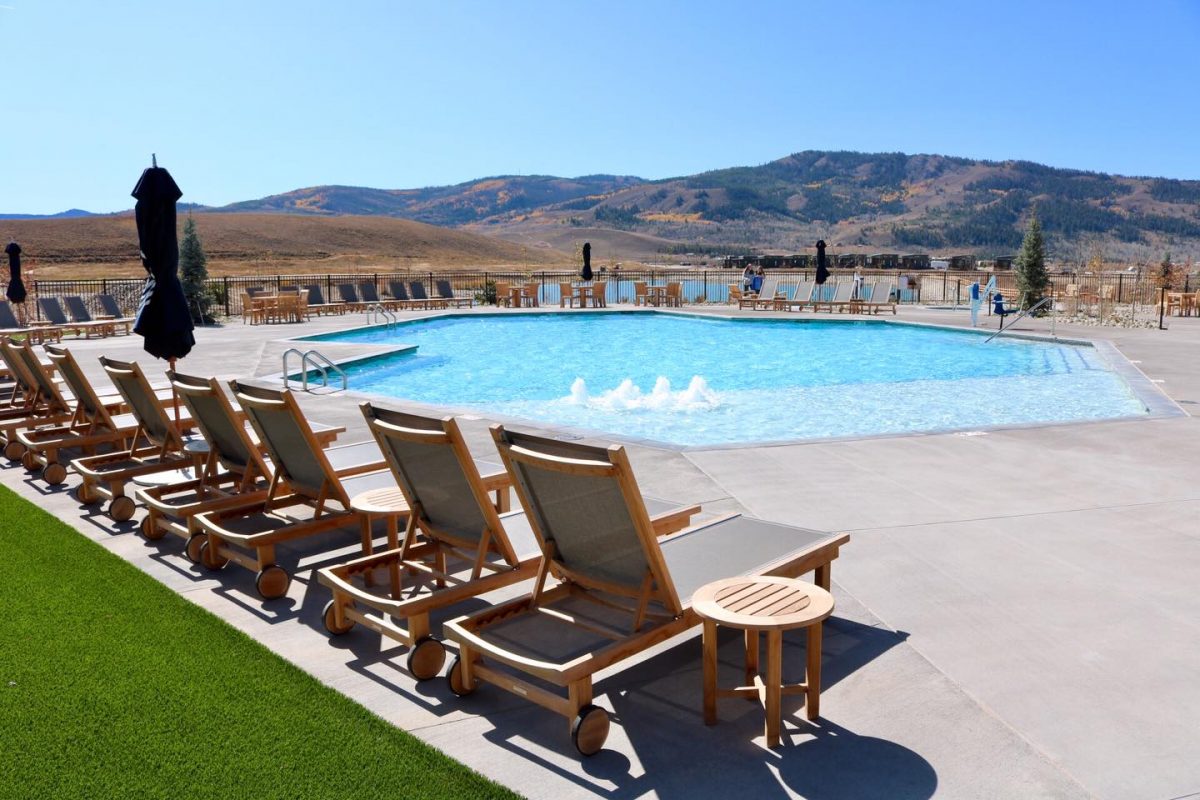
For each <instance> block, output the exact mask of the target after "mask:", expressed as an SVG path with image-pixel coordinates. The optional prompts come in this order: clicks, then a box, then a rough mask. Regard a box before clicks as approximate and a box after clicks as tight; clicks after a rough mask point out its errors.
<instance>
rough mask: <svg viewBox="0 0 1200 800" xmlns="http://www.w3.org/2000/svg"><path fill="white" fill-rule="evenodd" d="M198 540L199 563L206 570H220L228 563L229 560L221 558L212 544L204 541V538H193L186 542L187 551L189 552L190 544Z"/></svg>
mask: <svg viewBox="0 0 1200 800" xmlns="http://www.w3.org/2000/svg"><path fill="white" fill-rule="evenodd" d="M196 539H200V540H201V542H200V563H201V564H203V565H204V566H205V567H207V568H208V569H221V568H222V567H224V566H225V565H226V564H228V563H229V559H228V558H225V557H224V556H222V555H221V554H220V553H218V552H217V551H216V548H214V547H213V546H212V542H209V541H205V540H204V539H205V537H204V536H193V537H192V538H191V539H189V540H188V549H189V550H191V546H192V542H193V541H195V540H196Z"/></svg>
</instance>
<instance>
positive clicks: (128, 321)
mask: <svg viewBox="0 0 1200 800" xmlns="http://www.w3.org/2000/svg"><path fill="white" fill-rule="evenodd" d="M96 302H97V303H99V304H100V309H101V310H102V311H103V312H104V316H105V318H106V319H107V320H108V321H111V322H114V323H116V324H118V325H125V326H127V327H126V329H125V332H126V333H128V332H129V328H128V326H130V325H132V324H133V323H135V322H137V317H128V316H126V315H125V314H124V313H123V312H122V311H121V306H120V305H119V304H118V303H117V298H115V297H113V296H112V295H111V294H103V293H101V294H98V295H96Z"/></svg>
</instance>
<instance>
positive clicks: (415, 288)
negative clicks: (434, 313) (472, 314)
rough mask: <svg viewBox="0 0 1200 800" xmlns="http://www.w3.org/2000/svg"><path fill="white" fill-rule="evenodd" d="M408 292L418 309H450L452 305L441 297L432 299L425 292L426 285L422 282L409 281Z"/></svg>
mask: <svg viewBox="0 0 1200 800" xmlns="http://www.w3.org/2000/svg"><path fill="white" fill-rule="evenodd" d="M408 291H409V294H411V295H412V302H413V304H414V305H416V307H417V308H449V306H450V303H449V302H447V301H446V300H443V299H442V298H440V297H430V296H429V293H428V292H426V291H425V284H423V283H421V282H420V281H409V282H408Z"/></svg>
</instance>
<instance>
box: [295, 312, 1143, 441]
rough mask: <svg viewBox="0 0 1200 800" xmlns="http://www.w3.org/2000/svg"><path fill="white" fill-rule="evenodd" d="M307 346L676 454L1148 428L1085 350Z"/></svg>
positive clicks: (675, 334) (675, 318)
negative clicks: (920, 435) (400, 349)
mask: <svg viewBox="0 0 1200 800" xmlns="http://www.w3.org/2000/svg"><path fill="white" fill-rule="evenodd" d="M312 338H314V339H321V340H326V341H329V340H333V341H344V342H358V343H367V342H373V343H395V344H415V345H418V346H419V349H418V350H417V352H416V353H415V354H409V355H401V356H395V357H388V358H384V359H377V360H370V361H366V362H363V363H360V364H357V365H353V366H351V367H350V368H349V369H348V373H349V378H350V387H351V388H352V389H354V390H357V391H363V392H371V393H374V394H380V395H387V396H390V397H397V398H405V399H409V400H415V401H418V402H422V403H433V404H438V405H446V406H451V407H453V408H456V409H464V410H477V411H479V412H481V413H490V414H494V415H506V416H515V417H523V418H526V419H529V420H533V421H537V422H540V423H545V424H552V425H571V426H577V427H581V428H588V429H592V430H597V431H605V432H609V433H614V434H618V435H623V436H633V437H640V438H647V439H655V440H658V441H665V442H671V443H674V444H680V445H713V444H727V443H734V442H754V441H778V440H787V439H809V438H820V437H830V436H864V435H876V434H887V433H903V432H915V431H927V430H937V429H947V428H951V429H954V428H963V429H971V428H980V427H987V426H995V425H1008V424H1019V423H1035V422H1060V421H1071V420H1088V419H1104V418H1112V417H1123V416H1133V415H1139V414H1144V413H1146V408H1145V406H1144V405H1143V404H1142V403H1141V402H1140V401H1139V400H1138V399H1137V398H1136V397H1135V396H1134V394H1133V393H1132V392H1131V391H1130V389H1129V387H1128V386H1127V385H1126V383H1125V382H1124V381H1123V380H1122V379H1121V378H1120V377H1119V376H1117V375H1116V374H1115V373H1113V372H1112V371H1111V370H1110V369H1109V366H1108V364H1107V362H1106V360H1105V359H1104V357H1103V356H1102V355H1101V354H1099V353H1097V352H1096V351H1095V350H1093V349H1092V348H1091V347H1086V346H1076V345H1065V344H1048V343H1043V342H1031V341H1024V340H1017V339H1005V338H1002V339H997V340H995V341H993V342H991V343H989V344H986V345H985V344H984V343H983V337H981V336H979V335H977V334H972V333H969V332H962V331H948V330H941V329H932V328H920V327H915V326H906V325H891V324H878V323H867V322H857V323H856V322H840V321H830V322H807V321H806V322H792V321H787V320H780V321H774V320H753V319H750V320H743V319H737V320H723V319H715V318H711V317H699V316H684V315H671V314H633V313H624V314H621V313H616V314H535V315H517V314H508V315H504V314H501V315H486V316H483V315H471V316H462V317H448V318H441V319H433V320H428V321H417V322H411V323H406V324H403V325H400V326H398V327H395V328H393V329H391V330H384V329H381V328H374V329H365V330H358V331H350V332H346V333H339V334H325V335H322V336H319V337H312Z"/></svg>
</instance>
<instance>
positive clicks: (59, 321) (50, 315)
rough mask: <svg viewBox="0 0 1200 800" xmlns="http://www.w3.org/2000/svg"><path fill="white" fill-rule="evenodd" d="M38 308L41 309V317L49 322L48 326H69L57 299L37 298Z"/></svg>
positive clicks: (68, 321)
mask: <svg viewBox="0 0 1200 800" xmlns="http://www.w3.org/2000/svg"><path fill="white" fill-rule="evenodd" d="M38 307H39V308H40V309H42V316H44V317H45V318H46V319H47V320H49V321H50V324H52V325H70V324H71V321H70V320H68V319H67V315H66V314H65V313H64V312H63V308H62V304H61V303H59V302H58V298H57V297H39V298H38Z"/></svg>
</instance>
